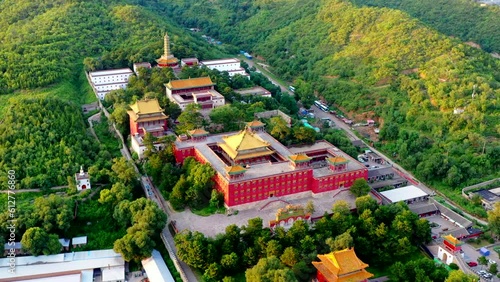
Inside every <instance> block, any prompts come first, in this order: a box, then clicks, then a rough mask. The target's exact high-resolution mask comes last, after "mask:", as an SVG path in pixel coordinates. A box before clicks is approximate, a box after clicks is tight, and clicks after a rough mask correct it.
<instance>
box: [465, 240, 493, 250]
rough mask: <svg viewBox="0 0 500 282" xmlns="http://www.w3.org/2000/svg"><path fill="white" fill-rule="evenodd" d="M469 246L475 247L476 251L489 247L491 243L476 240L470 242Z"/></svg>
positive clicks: (468, 242)
mask: <svg viewBox="0 0 500 282" xmlns="http://www.w3.org/2000/svg"><path fill="white" fill-rule="evenodd" d="M467 244H469V245H471V246H473V247H474V248H476V249H479V248H482V247H484V246H487V245H491V243H490V242H488V240H482V239H476V240H474V241H471V240H469V241H467Z"/></svg>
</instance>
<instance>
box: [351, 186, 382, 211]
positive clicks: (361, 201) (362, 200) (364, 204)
mask: <svg viewBox="0 0 500 282" xmlns="http://www.w3.org/2000/svg"><path fill="white" fill-rule="evenodd" d="M351 189H352V188H351ZM377 208H378V203H377V200H375V199H373V198H372V197H371V196H370V195H366V196H361V197H358V198H356V210H357V212H358V214H362V213H363V212H364V211H365V210H370V211H372V212H374V211H375V210H376V209H377Z"/></svg>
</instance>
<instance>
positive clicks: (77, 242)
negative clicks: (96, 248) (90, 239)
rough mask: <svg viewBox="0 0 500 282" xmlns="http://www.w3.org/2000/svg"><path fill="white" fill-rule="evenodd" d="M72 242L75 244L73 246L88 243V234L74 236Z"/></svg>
mask: <svg viewBox="0 0 500 282" xmlns="http://www.w3.org/2000/svg"><path fill="white" fill-rule="evenodd" d="M71 244H72V245H73V248H76V247H81V246H83V245H87V236H80V237H74V238H73V239H71Z"/></svg>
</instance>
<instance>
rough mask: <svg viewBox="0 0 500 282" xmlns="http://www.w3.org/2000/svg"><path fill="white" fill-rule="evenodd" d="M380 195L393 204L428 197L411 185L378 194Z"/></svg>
mask: <svg viewBox="0 0 500 282" xmlns="http://www.w3.org/2000/svg"><path fill="white" fill-rule="evenodd" d="M380 194H382V195H383V196H384V197H386V198H387V199H389V201H391V202H393V203H396V202H401V201H406V200H411V199H415V198H419V197H425V196H429V194H427V193H425V192H424V191H422V189H420V188H418V187H415V186H413V185H410V186H406V187H401V188H396V189H392V190H388V191H384V192H380Z"/></svg>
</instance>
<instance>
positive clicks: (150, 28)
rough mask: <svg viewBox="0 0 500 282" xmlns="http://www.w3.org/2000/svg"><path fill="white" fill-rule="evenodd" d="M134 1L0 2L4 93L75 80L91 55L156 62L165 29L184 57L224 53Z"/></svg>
mask: <svg viewBox="0 0 500 282" xmlns="http://www.w3.org/2000/svg"><path fill="white" fill-rule="evenodd" d="M134 2H135V1H99V0H93V1H69V0H56V1H52V0H35V1H31V0H21V1H18V0H15V1H14V0H6V1H2V2H0V47H1V48H0V94H2V93H6V92H11V91H14V90H17V89H31V88H36V87H41V86H47V85H50V84H53V83H56V82H60V81H63V80H65V79H70V78H71V77H72V75H73V74H74V73H75V72H78V71H81V69H82V61H83V59H84V58H85V57H93V56H98V57H101V56H103V57H104V58H105V61H104V62H103V64H104V65H102V66H101V67H125V66H131V64H132V63H133V62H139V61H153V60H154V59H155V58H157V57H159V55H160V54H161V52H162V44H163V40H162V36H163V32H164V31H168V32H169V33H170V36H171V40H172V41H173V42H174V45H173V46H172V51H173V52H174V53H175V54H176V55H177V56H178V57H180V58H182V57H187V56H194V55H197V56H198V57H202V58H206V57H209V58H212V57H213V56H217V55H218V53H217V51H213V50H209V49H208V48H207V45H206V44H204V42H203V41H202V39H201V38H195V37H193V36H191V34H189V33H186V32H185V31H183V30H182V29H180V28H178V27H176V26H175V25H173V24H171V23H169V22H168V19H166V18H162V17H159V16H158V15H156V14H155V13H153V12H152V11H150V10H148V9H146V8H144V7H141V6H139V5H137V4H135V3H134Z"/></svg>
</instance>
